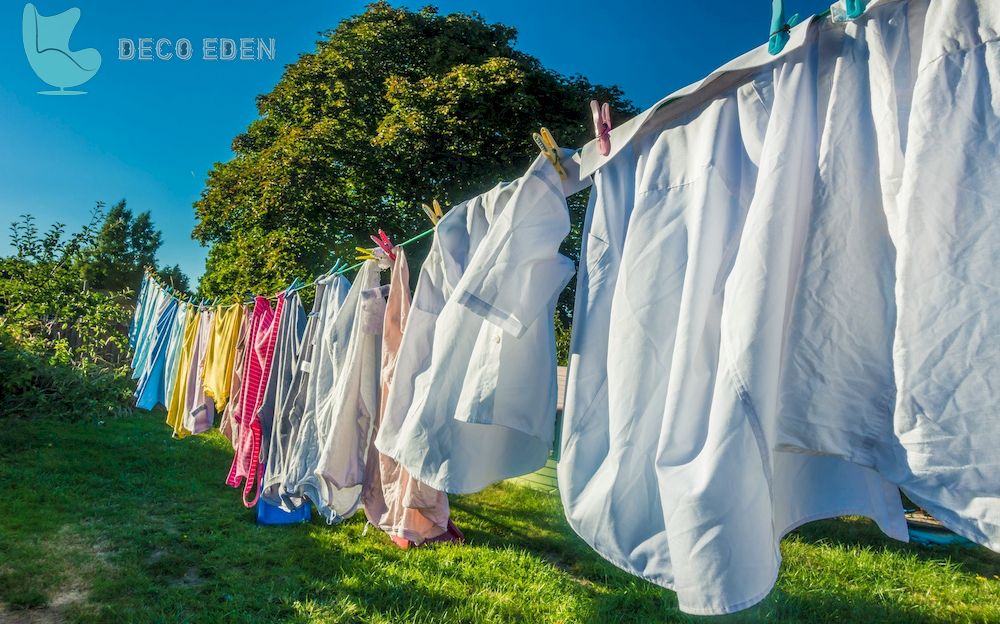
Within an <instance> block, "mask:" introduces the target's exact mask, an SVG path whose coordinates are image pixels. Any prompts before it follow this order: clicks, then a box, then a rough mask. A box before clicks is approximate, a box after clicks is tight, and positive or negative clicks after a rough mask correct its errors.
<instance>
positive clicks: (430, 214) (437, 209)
mask: <svg viewBox="0 0 1000 624" xmlns="http://www.w3.org/2000/svg"><path fill="white" fill-rule="evenodd" d="M431 205H432V206H433V208H432V207H431V206H428V205H427V204H420V207H421V208H423V210H424V214H425V215H427V218H428V219H430V220H431V223H432V224H434V225H435V226H436V225H437V224H438V221H440V220H441V217H443V216H444V212H443V211H442V210H441V204H440V202H438V200H436V199H435V200H434V201H432V202H431Z"/></svg>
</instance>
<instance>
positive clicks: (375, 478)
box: [362, 249, 461, 548]
mask: <svg viewBox="0 0 1000 624" xmlns="http://www.w3.org/2000/svg"><path fill="white" fill-rule="evenodd" d="M395 253H396V261H395V263H394V265H393V269H392V280H391V284H390V287H389V297H388V299H387V301H386V311H385V321H384V323H383V325H382V401H380V406H379V416H378V418H377V419H376V422H375V423H374V425H373V431H372V434H371V439H370V442H369V445H368V460H367V462H366V465H365V480H364V490H363V493H362V502H363V503H364V507H365V515H366V516H368V521H369V522H371V523H372V524H373V525H375V526H377V527H378V528H380V529H382V530H383V531H385V532H386V533H388V534H389V535H390V537H392V539H393V542H395V543H396V544H397V545H398V546H400V547H402V548H407V547H408V546H410V545H411V544H413V545H419V544H421V543H423V542H425V541H428V540H433V541H446V540H447V541H451V540H455V539H460V538H461V533H460V532H459V531H458V529H456V528H454V525H452V524H451V523H450V521H449V508H448V495H447V494H445V493H444V492H441V491H440V490H435V489H434V488H432V487H430V486H428V485H425V484H423V483H420V482H419V481H417V480H416V479H414V478H413V477H412V476H410V474H409V473H408V472H407V471H406V469H405V468H403V467H402V466H400V465H399V464H398V463H396V461H395V460H393V459H392V458H391V457H389V456H388V455H383V454H382V453H379V452H378V450H377V449H376V448H375V443H374V441H375V436H376V435H377V434H378V427H379V425H380V424H381V419H382V408H383V407H384V405H385V397H386V396H387V395H388V394H389V385H390V384H391V383H392V375H393V372H394V371H395V369H396V357H397V355H398V353H399V344H400V342H401V341H402V338H403V330H404V328H405V327H406V317H407V314H408V313H409V311H410V271H409V267H408V266H407V263H406V254H405V253H404V252H403V250H402V249H396V250H395Z"/></svg>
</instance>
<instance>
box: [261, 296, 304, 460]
mask: <svg viewBox="0 0 1000 624" xmlns="http://www.w3.org/2000/svg"><path fill="white" fill-rule="evenodd" d="M305 326H306V312H305V310H304V309H303V308H302V299H301V298H300V297H299V294H298V293H297V292H293V293H291V294H289V295H287V296H286V297H285V306H284V310H283V311H282V313H281V319H280V321H279V323H278V327H277V330H276V331H277V336H276V339H275V346H274V356H273V357H272V358H271V369H270V372H269V373H268V376H267V386H266V387H265V388H264V394H263V397H262V398H261V406H260V409H259V410H258V419H259V420H260V429H261V439H262V447H261V462H262V463H263V464H267V462H268V458H269V456H270V450H271V448H272V441H273V440H272V438H274V437H276V436H274V435H273V433H274V424H275V411H276V406H278V405H283V404H284V402H285V400H286V398H287V397H288V395H289V393H290V391H291V386H292V377H293V376H294V374H295V364H296V362H297V360H298V357H299V352H300V350H301V348H302V336H303V333H304V332H305Z"/></svg>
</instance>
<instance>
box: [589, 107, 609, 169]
mask: <svg viewBox="0 0 1000 624" xmlns="http://www.w3.org/2000/svg"><path fill="white" fill-rule="evenodd" d="M590 112H591V113H593V115H594V136H596V137H597V145H598V147H599V148H600V152H601V156H607V155H608V154H610V153H611V107H610V106H608V103H607V102H605V103H604V104H601V103H600V102H598V101H597V100H591V101H590Z"/></svg>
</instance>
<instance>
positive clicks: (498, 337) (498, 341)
mask: <svg viewBox="0 0 1000 624" xmlns="http://www.w3.org/2000/svg"><path fill="white" fill-rule="evenodd" d="M493 342H495V343H497V344H500V336H497V337H496V338H494V339H493Z"/></svg>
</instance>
